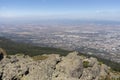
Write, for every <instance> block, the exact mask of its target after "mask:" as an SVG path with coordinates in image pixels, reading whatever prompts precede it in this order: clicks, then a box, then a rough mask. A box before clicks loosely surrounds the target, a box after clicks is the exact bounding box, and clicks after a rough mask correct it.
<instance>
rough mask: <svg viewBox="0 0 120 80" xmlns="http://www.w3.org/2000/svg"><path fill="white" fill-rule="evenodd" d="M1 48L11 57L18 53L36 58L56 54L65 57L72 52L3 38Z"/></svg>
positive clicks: (0, 39) (0, 42) (1, 38)
mask: <svg viewBox="0 0 120 80" xmlns="http://www.w3.org/2000/svg"><path fill="white" fill-rule="evenodd" d="M0 48H3V49H5V50H6V52H7V54H9V55H14V54H16V53H23V54H25V55H29V56H36V55H42V54H51V53H54V54H60V55H63V56H65V55H67V54H68V53H69V52H70V51H67V50H63V49H56V48H51V47H38V46H33V45H30V44H25V43H17V42H14V41H11V40H9V39H6V38H3V37H0Z"/></svg>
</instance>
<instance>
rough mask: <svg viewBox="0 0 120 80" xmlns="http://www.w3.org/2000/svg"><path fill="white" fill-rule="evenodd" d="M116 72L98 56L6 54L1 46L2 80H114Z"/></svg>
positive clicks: (73, 53) (0, 76)
mask: <svg viewBox="0 0 120 80" xmlns="http://www.w3.org/2000/svg"><path fill="white" fill-rule="evenodd" d="M117 77H119V75H117V76H116V75H115V74H114V73H112V72H111V71H110V68H109V67H108V66H106V65H105V64H102V63H100V62H98V61H97V59H96V58H92V57H91V58H86V57H84V56H79V55H78V53H77V52H72V53H69V54H68V55H67V56H60V55H57V54H50V55H42V56H39V57H37V58H35V57H34V58H31V57H29V56H27V55H21V54H16V55H6V53H5V51H4V50H2V49H0V80H112V79H113V78H117Z"/></svg>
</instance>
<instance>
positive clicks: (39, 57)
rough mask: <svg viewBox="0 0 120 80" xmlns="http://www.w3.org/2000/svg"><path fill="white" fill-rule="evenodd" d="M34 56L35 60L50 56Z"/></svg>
mask: <svg viewBox="0 0 120 80" xmlns="http://www.w3.org/2000/svg"><path fill="white" fill-rule="evenodd" d="M32 58H33V60H35V61H38V60H45V59H47V58H48V56H41V55H38V56H33V57H32Z"/></svg>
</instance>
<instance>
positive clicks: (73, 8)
mask: <svg viewBox="0 0 120 80" xmlns="http://www.w3.org/2000/svg"><path fill="white" fill-rule="evenodd" d="M0 19H3V20H4V19H81V20H82V19H85V20H86V19H87V20H115V21H120V0H0Z"/></svg>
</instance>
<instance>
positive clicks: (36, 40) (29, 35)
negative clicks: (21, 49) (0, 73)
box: [0, 23, 120, 63]
mask: <svg viewBox="0 0 120 80" xmlns="http://www.w3.org/2000/svg"><path fill="white" fill-rule="evenodd" d="M0 36H3V37H6V38H10V39H12V40H14V41H17V42H25V43H29V44H33V45H37V46H48V47H55V48H62V49H66V50H72V51H73V50H76V51H79V52H81V53H86V54H89V55H95V56H100V57H101V58H105V59H109V60H111V61H115V62H118V63H120V24H109V25H108V24H98V23H97V24H94V23H88V24H72V25H71V24H70V25H69V24H54V25H53V24H21V25H20V24H16V25H15V24H14V25H10V24H0Z"/></svg>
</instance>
